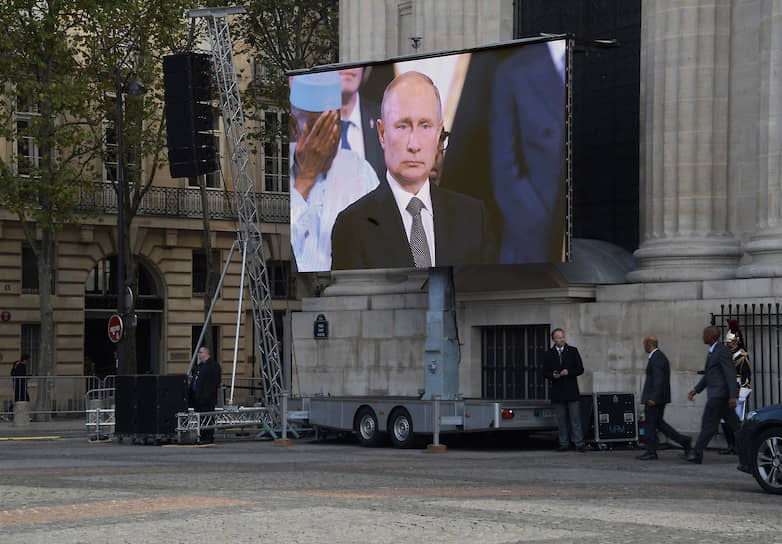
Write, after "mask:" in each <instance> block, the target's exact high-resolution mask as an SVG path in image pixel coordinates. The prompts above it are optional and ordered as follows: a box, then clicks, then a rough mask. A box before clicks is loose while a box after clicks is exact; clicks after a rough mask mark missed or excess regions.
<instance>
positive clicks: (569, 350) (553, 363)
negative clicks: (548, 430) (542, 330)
mask: <svg viewBox="0 0 782 544" xmlns="http://www.w3.org/2000/svg"><path fill="white" fill-rule="evenodd" d="M551 339H552V340H554V345H553V346H552V347H551V349H549V350H548V351H547V352H546V355H545V357H544V359H543V362H544V365H545V376H546V378H548V379H549V380H551V404H553V405H554V407H555V408H556V410H557V427H558V428H559V448H557V451H567V450H568V446H569V444H570V441H571V440H572V441H573V443H574V444H575V445H576V450H578V451H580V452H584V451H586V447H585V444H584V432H583V430H582V429H581V394H580V392H579V390H578V376H580V375H581V374H583V373H584V365H583V363H582V362H581V355H579V354H578V350H577V349H576V348H574V347H573V346H569V345H567V344H566V343H565V331H563V330H562V329H554V330H553V331H552V333H551Z"/></svg>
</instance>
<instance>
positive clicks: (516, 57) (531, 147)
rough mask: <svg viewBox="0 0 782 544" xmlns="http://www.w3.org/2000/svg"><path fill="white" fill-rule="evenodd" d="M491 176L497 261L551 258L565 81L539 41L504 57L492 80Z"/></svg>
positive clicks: (561, 228)
mask: <svg viewBox="0 0 782 544" xmlns="http://www.w3.org/2000/svg"><path fill="white" fill-rule="evenodd" d="M490 110H491V112H490V119H491V120H492V122H493V126H492V128H491V131H490V133H489V138H490V144H491V147H490V163H491V180H492V185H493V188H494V197H495V199H496V201H497V206H498V207H499V208H500V211H501V213H502V218H503V220H504V228H503V231H502V239H501V240H500V262H502V263H504V264H510V263H529V262H546V261H549V262H557V261H560V260H561V259H562V243H563V239H564V235H565V170H564V164H565V162H564V146H565V133H564V128H565V126H564V120H565V85H564V83H563V81H562V79H561V77H560V75H559V74H558V73H557V71H556V69H555V67H554V63H553V61H552V60H551V56H550V54H549V52H548V46H547V45H546V44H545V43H541V44H535V45H530V46H525V47H522V48H520V49H519V50H518V51H517V52H515V53H514V54H513V55H511V56H510V57H509V58H507V59H506V60H504V61H503V62H502V63H501V64H500V65H499V66H498V67H497V71H496V74H495V77H494V82H493V88H492V98H491V107H490Z"/></svg>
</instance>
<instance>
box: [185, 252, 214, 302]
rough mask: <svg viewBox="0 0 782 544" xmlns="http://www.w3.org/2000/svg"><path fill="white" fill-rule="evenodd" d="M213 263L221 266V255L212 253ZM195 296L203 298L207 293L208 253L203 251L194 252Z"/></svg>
mask: <svg viewBox="0 0 782 544" xmlns="http://www.w3.org/2000/svg"><path fill="white" fill-rule="evenodd" d="M212 261H213V263H214V265H215V266H219V263H220V253H219V252H218V251H213V252H212ZM192 266H193V271H192V274H193V276H192V278H193V296H194V297H195V296H202V295H203V294H204V293H206V273H207V270H206V252H205V251H204V250H203V249H198V250H194V251H193V264H192Z"/></svg>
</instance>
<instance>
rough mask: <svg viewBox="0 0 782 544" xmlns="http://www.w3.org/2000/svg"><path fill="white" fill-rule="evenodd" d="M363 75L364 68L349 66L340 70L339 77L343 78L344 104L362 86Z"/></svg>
mask: <svg viewBox="0 0 782 544" xmlns="http://www.w3.org/2000/svg"><path fill="white" fill-rule="evenodd" d="M363 75H364V69H363V68H348V69H346V70H340V71H339V77H340V78H341V79H342V103H343V104H344V103H345V102H347V101H348V100H350V98H351V97H352V96H353V95H354V94H356V93H357V92H358V88H359V87H360V86H361V77H362V76H363Z"/></svg>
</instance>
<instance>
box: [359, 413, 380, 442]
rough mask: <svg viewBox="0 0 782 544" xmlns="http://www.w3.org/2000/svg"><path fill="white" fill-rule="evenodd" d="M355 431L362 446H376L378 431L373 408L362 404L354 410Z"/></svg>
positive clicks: (378, 438)
mask: <svg viewBox="0 0 782 544" xmlns="http://www.w3.org/2000/svg"><path fill="white" fill-rule="evenodd" d="M355 422H356V423H355V432H356V436H357V437H358V441H359V442H360V443H361V445H362V446H377V444H378V443H379V442H380V432H379V431H378V430H377V429H378V425H377V416H376V415H375V412H374V410H372V408H370V407H368V406H364V407H363V408H361V409H359V411H358V412H356V419H355Z"/></svg>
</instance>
